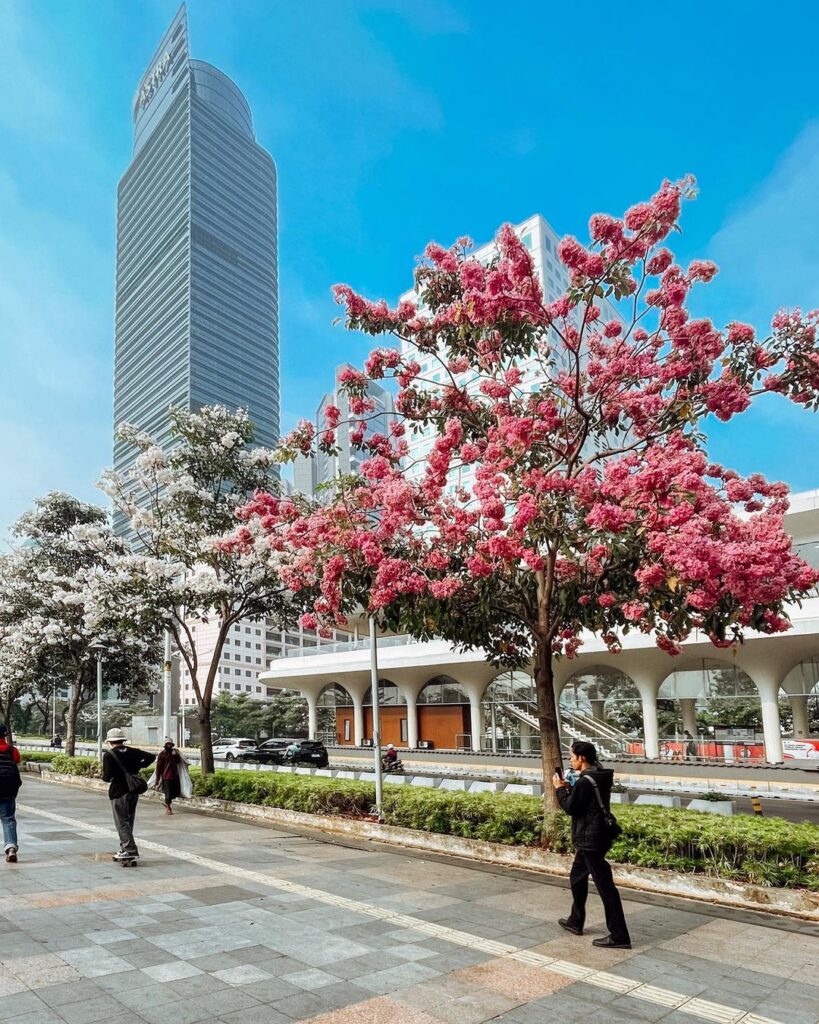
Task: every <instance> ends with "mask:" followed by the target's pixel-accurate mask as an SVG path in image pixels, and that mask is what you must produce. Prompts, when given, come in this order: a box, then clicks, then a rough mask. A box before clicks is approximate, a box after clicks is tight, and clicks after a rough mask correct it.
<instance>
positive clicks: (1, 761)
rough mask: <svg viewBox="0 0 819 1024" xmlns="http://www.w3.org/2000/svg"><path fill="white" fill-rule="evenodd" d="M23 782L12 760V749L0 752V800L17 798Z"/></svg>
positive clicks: (8, 748)
mask: <svg viewBox="0 0 819 1024" xmlns="http://www.w3.org/2000/svg"><path fill="white" fill-rule="evenodd" d="M22 784H23V780H22V779H21V778H20V769H19V768H18V767H17V764H16V763H15V760H14V755H13V754H12V748H11V747H10V746H9V747H7V748H6V749H5V750H0V800H11V799H13V798H14V797H16V796H17V793H18V792H19V789H20V786H21V785H22Z"/></svg>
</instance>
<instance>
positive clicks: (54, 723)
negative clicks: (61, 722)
mask: <svg viewBox="0 0 819 1024" xmlns="http://www.w3.org/2000/svg"><path fill="white" fill-rule="evenodd" d="M52 703H53V708H52V715H51V736H52V739H53V738H54V737H55V736H56V735H57V683H56V682H55V683H54V700H53V702H52Z"/></svg>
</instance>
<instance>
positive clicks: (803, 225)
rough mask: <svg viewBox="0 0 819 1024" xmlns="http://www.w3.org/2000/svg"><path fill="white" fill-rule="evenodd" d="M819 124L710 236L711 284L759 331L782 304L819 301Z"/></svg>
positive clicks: (806, 132)
mask: <svg viewBox="0 0 819 1024" xmlns="http://www.w3.org/2000/svg"><path fill="white" fill-rule="evenodd" d="M818 226H819V122H816V121H814V122H811V123H810V124H808V125H807V126H806V127H805V129H804V130H803V131H802V133H801V134H800V135H799V137H798V138H797V139H796V140H795V141H794V142H793V143H792V145H791V146H790V147H789V149H788V150H786V152H785V153H784V154H783V155H782V157H781V158H780V159H779V161H778V162H777V164H776V166H775V167H774V168H773V170H772V172H771V173H770V175H769V176H768V177H767V178H766V179H765V180H764V181H763V182H762V184H761V185H760V186H759V187H758V188H756V189H755V190H754V192H753V193H752V194H751V195H750V196H749V197H748V198H747V199H746V200H745V201H744V202H742V204H741V205H740V206H739V207H738V208H737V210H736V211H735V212H734V213H733V214H731V215H730V216H729V217H728V219H727V220H726V222H725V223H724V224H723V226H722V227H721V228H720V230H719V231H718V232H717V234H716V235H715V236H714V237H713V239H712V240H711V245H710V252H709V255H710V256H711V257H712V258H713V259H714V260H715V261H716V262H717V264H719V266H720V274H719V277H718V278H717V280H716V283H715V285H714V286H713V289H714V293H715V295H716V296H718V297H719V299H720V303H721V304H722V303H723V302H725V304H726V308H727V309H728V310H729V312H730V316H731V318H736V319H747V320H750V321H751V322H752V323H754V324H755V325H756V326H757V328H758V329H765V328H767V327H768V325H769V324H770V319H771V316H772V315H773V313H775V312H776V310H777V309H779V308H781V307H782V306H802V308H803V309H813V308H815V307H816V306H819V230H817V227H818Z"/></svg>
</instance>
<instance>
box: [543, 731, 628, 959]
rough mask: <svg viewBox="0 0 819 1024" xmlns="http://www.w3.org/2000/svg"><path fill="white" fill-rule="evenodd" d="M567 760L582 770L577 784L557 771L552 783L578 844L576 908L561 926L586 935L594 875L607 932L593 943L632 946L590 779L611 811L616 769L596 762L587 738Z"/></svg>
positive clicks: (572, 879)
mask: <svg viewBox="0 0 819 1024" xmlns="http://www.w3.org/2000/svg"><path fill="white" fill-rule="evenodd" d="M569 761H570V763H571V766H572V770H573V771H575V772H578V773H579V774H578V778H577V782H576V783H575V785H574V786H573V787H570V786H569V784H568V783H567V782H566V781H565V780H564V779H562V778H561V776H560V775H559V774H558V773H557V772H555V774H554V775H553V776H552V785H553V786H554V788H555V793H556V795H557V799H558V802H559V804H560V806H561V807H562V808H563V810H564V811H565V812H566V813H567V814H569V815H571V819H572V844H573V845H574V848H575V857H574V863H573V864H572V869H571V872H570V874H569V883H570V885H571V889H572V910H571V913H570V914H569V916H568V917H563V918H560V920H559V921H558V924H559V925H560V927H561V928H565V929H566V931H567V932H572V933H573V934H574V935H582V934H583V925H584V924H585V921H586V899H587V897H588V895H589V876H590V875H591V877H592V879H593V880H594V884H595V886H596V887H597V892H598V893H599V895H600V899H601V900H602V901H603V909H604V910H605V912H606V927H607V928H608V931H609V933H608V935H606V936H604V937H603V938H601V939H594V940H593V941H592V945H593V946H602V947H603V948H604V949H631V938H630V936H629V933H628V926H627V925H626V918H625V915H624V914H623V903H622V900H621V899H620V893H619V892H618V891H617V887H616V886H615V884H614V879H613V878H612V874H611V867H610V865H609V863H608V861H607V860H606V854H607V853H608V849H609V846H610V841H609V837H608V834H607V829H606V824H605V821H604V818H603V813H602V812H601V810H600V805H599V803H598V801H597V796H596V794H595V791H594V784H593V783H592V782H591V781H589V779H590V778H593V779H594V782H596V783H597V786H598V789H599V792H600V796H601V798H602V801H603V806H604V807H605V808H606V810H608V808H609V800H610V797H611V787H612V783H613V782H614V772H613V771H610V770H609V769H606V768H602V767H601V766H600V765H599V764H598V761H597V751H596V750H595V747H594V744H593V743H586V742H585V741H583V740H575V742H574V743H573V744H572V749H571V754H570V757H569Z"/></svg>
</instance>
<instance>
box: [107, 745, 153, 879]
mask: <svg viewBox="0 0 819 1024" xmlns="http://www.w3.org/2000/svg"><path fill="white" fill-rule="evenodd" d="M106 739H107V742H108V744H109V746H110V747H111V749H110V750H106V751H105V752H104V753H103V755H102V778H103V781H104V782H108V783H110V785H109V786H108V799H109V800H110V801H111V810H112V811H113V813H114V825H115V826H116V829H117V835H118V836H119V852H118V853H115V854H114V860H136V859H137V858H138V857H139V850H138V849H137V844H136V842H135V840H134V818H135V817H136V809H137V802H138V800H139V793H133V792H131V790H130V789H129V788H128V775H129V774H130V775H136V774H138V772H139V770H140V769H141V768H146V767H147V766H148V765H149V764H153V762H154V761H155V760H156V754H149V753H147V752H146V751H144V750H139V749H137V747H128V748H126V746H125V733H124V732H123V731H122V729H109V730H108V736H107V737H106Z"/></svg>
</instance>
